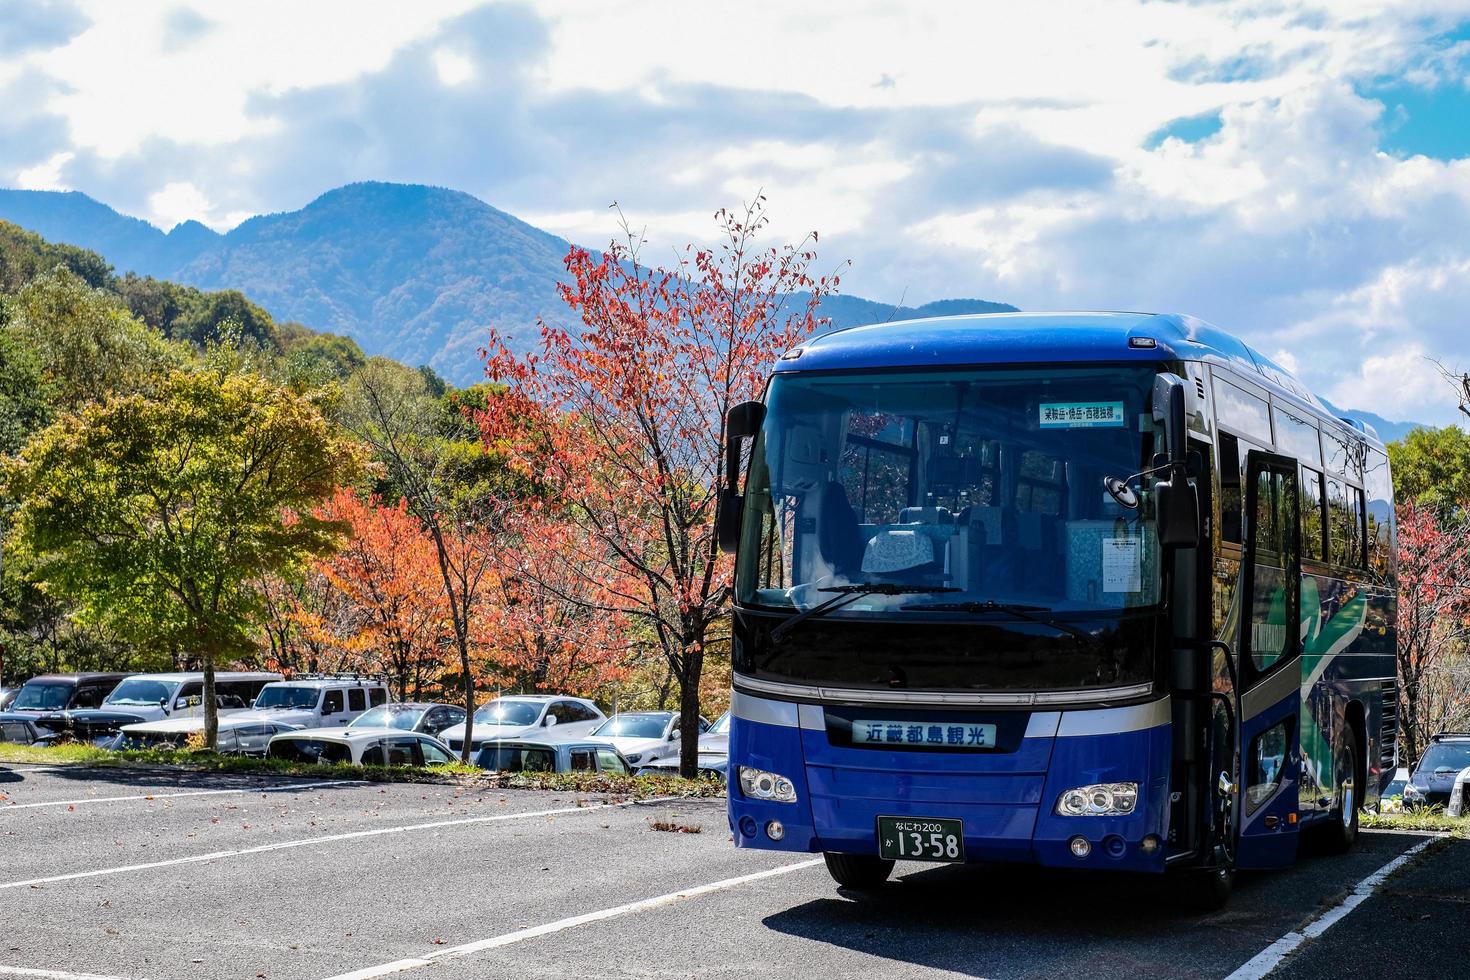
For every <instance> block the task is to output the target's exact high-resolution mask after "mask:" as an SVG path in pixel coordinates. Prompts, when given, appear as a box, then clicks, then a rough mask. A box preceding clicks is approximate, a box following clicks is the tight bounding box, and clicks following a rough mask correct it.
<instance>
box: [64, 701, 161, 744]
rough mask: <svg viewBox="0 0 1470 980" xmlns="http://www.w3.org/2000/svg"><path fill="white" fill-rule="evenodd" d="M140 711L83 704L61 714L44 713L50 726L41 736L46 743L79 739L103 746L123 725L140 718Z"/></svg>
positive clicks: (141, 719)
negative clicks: (84, 706)
mask: <svg viewBox="0 0 1470 980" xmlns="http://www.w3.org/2000/svg"><path fill="white" fill-rule="evenodd" d="M144 720H146V719H144V717H143V716H142V715H136V714H132V713H131V712H126V711H110V710H108V709H106V708H84V709H82V710H81V711H67V712H64V713H62V714H61V715H50V716H47V723H48V724H49V725H50V726H51V727H50V728H49V729H48V730H47V732H46V733H45V735H44V737H43V738H42V739H41V740H42V741H43V742H45V743H48V744H55V743H58V742H83V743H87V744H91V745H102V746H106V745H109V744H111V742H112V740H113V739H115V738H117V733H118V732H119V731H121V730H122V727H123V726H124V725H132V724H136V723H138V722H140V721H144Z"/></svg>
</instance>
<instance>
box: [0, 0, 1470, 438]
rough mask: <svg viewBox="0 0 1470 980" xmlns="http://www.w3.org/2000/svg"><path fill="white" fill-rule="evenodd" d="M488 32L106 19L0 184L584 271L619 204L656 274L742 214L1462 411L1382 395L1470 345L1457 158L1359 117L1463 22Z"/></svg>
mask: <svg viewBox="0 0 1470 980" xmlns="http://www.w3.org/2000/svg"><path fill="white" fill-rule="evenodd" d="M471 6H472V4H471V3H470V0H449V2H445V3H437V4H431V5H426V4H420V5H408V6H405V5H402V4H392V3H389V2H388V0H373V2H370V3H369V2H362V0H323V2H319V3H313V4H299V3H290V2H288V0H269V2H261V3H254V4H238V3H233V2H228V0H213V2H208V3H197V4H193V5H191V9H189V10H184V11H181V8H179V6H178V5H177V4H175V3H172V2H159V3H154V4H137V5H135V4H130V5H127V6H126V7H123V6H119V5H117V4H114V3H109V2H107V0H89V2H87V3H83V4H82V5H81V11H80V15H78V14H77V13H76V12H72V13H70V14H69V15H68V20H67V24H65V25H60V24H59V23H58V24H57V25H50V24H46V23H41V24H39V25H37V26H35V27H34V29H33V30H32V31H31V34H27V35H26V36H25V37H20V38H18V40H17V41H16V42H15V45H14V48H15V50H18V51H21V52H23V53H21V54H19V55H17V56H16V57H15V58H12V59H10V62H9V63H7V64H5V65H0V80H3V81H4V82H5V84H7V85H12V86H13V88H12V89H11V90H10V91H13V92H16V93H20V94H22V95H25V96H29V97H28V98H20V99H16V98H13V99H12V101H14V102H16V103H17V104H25V105H27V106H28V107H29V108H28V110H27V111H28V113H29V114H28V115H27V116H25V118H23V119H18V120H14V121H11V122H9V123H0V135H9V134H10V133H11V132H14V134H15V135H14V136H11V138H9V139H6V140H3V141H0V183H23V184H25V185H26V186H48V187H49V186H76V187H78V188H79V189H82V190H86V191H89V192H91V193H94V194H96V195H97V196H99V197H101V198H103V199H105V200H107V201H108V203H111V204H114V205H115V206H118V207H121V208H123V209H124V210H128V209H130V208H131V209H133V210H135V211H138V212H141V213H145V214H147V215H148V216H149V217H151V218H153V219H154V220H156V221H158V222H160V223H161V224H164V225H165V226H166V225H167V224H171V223H173V222H175V221H177V220H182V219H184V218H189V217H197V218H200V219H201V220H204V221H206V222H207V223H210V224H212V225H214V226H215V227H226V226H228V225H230V224H233V223H235V222H236V221H238V220H239V219H240V218H241V217H242V216H244V215H247V214H250V213H258V212H263V211H272V210H281V209H285V208H294V207H299V206H301V205H302V204H304V203H305V202H306V201H308V200H310V199H311V198H312V197H314V196H315V195H316V194H318V193H320V192H321V191H323V190H325V189H327V187H329V186H332V185H334V184H338V183H343V182H345V181H348V180H356V179H388V180H411V181H422V182H430V183H439V184H446V185H449V186H454V187H459V188H462V189H464V190H467V191H470V192H471V193H475V194H477V195H478V196H480V197H482V198H483V199H485V200H487V201H489V202H490V203H492V204H494V205H496V206H498V207H502V208H505V209H506V210H509V211H511V212H513V213H515V214H517V215H519V216H521V217H523V218H524V219H526V220H528V221H530V222H532V223H534V224H537V225H540V226H542V227H545V228H547V229H548V230H551V231H555V232H558V233H560V234H563V235H566V236H567V237H570V238H572V239H573V240H577V241H581V242H584V243H587V244H592V245H597V244H601V243H602V242H603V241H605V240H606V239H607V238H608V237H610V236H611V235H612V234H613V233H615V230H616V225H615V220H614V218H613V216H612V215H610V214H609V213H608V211H607V204H608V203H609V202H611V201H613V200H617V201H620V202H621V203H622V204H623V205H624V207H625V209H626V211H627V213H628V215H629V217H630V219H631V220H632V221H633V222H634V224H635V225H637V226H639V227H643V226H646V227H647V228H648V230H649V233H650V238H651V244H653V245H655V246H656V247H657V248H660V249H664V248H667V247H668V246H670V245H673V246H675V247H677V246H680V245H682V244H684V243H685V242H686V241H689V240H691V239H697V238H700V237H703V236H704V235H707V234H708V231H709V229H710V227H711V226H710V222H709V215H710V213H711V212H712V211H713V210H714V209H715V208H716V207H719V206H721V205H728V204H735V203H738V202H739V201H740V200H742V199H744V198H747V197H749V196H750V195H751V194H753V193H754V192H755V191H756V190H757V189H758V188H759V189H763V190H764V192H765V193H766V195H767V197H768V198H769V200H770V203H771V214H772V216H773V218H774V220H775V222H776V223H775V225H774V226H773V227H772V229H771V231H772V233H773V234H774V235H777V236H784V237H796V238H799V237H801V236H802V235H803V234H805V232H806V231H808V230H810V229H814V228H815V229H819V230H821V231H822V232H823V239H822V249H823V264H828V262H829V261H830V262H831V263H835V262H836V260H837V259H839V258H845V257H851V258H853V259H854V263H855V264H854V267H853V269H852V270H851V273H850V274H849V275H847V276H845V277H844V280H845V281H844V288H847V289H850V290H851V291H853V292H856V293H859V294H862V295H867V296H871V297H873V298H877V299H882V300H888V301H896V300H897V299H898V298H899V297H900V296H901V295H902V296H904V297H905V298H906V301H908V302H923V301H926V300H929V299H936V298H941V297H946V296H978V297H983V298H989V299H997V300H1005V301H1009V302H1014V303H1016V304H1017V305H1020V306H1022V307H1024V308H1030V309H1039V308H1048V307H1050V308H1079V307H1085V308H1131V309H1164V310H1171V309H1172V310H1179V311H1182V312H1190V313H1195V314H1198V315H1200V316H1203V317H1205V318H1206V319H1209V320H1211V321H1213V322H1216V323H1218V324H1219V325H1220V326H1222V327H1225V328H1226V329H1229V330H1232V331H1235V332H1237V333H1240V334H1241V335H1243V336H1244V337H1245V338H1246V339H1247V340H1248V341H1250V342H1253V343H1255V344H1257V345H1258V346H1261V347H1262V348H1263V349H1266V350H1270V351H1272V352H1273V353H1272V356H1273V357H1274V358H1275V359H1276V360H1277V361H1279V362H1281V363H1284V364H1288V365H1294V366H1295V367H1296V369H1298V370H1299V371H1300V373H1301V374H1302V375H1303V376H1304V378H1305V380H1307V381H1308V382H1309V383H1310V384H1313V385H1315V386H1318V387H1319V388H1321V389H1322V390H1324V391H1325V392H1326V393H1328V395H1329V397H1333V398H1334V399H1337V396H1338V395H1339V394H1343V393H1351V392H1361V393H1362V395H1361V397H1355V398H1348V399H1343V400H1345V401H1350V402H1352V403H1353V405H1354V407H1360V408H1366V409H1370V410H1375V411H1379V412H1381V413H1382V414H1385V415H1390V416H1393V415H1395V414H1396V413H1397V414H1399V415H1402V414H1403V413H1404V411H1408V410H1409V409H1410V408H1411V409H1412V411H1415V412H1422V413H1424V415H1423V417H1424V418H1425V419H1426V420H1428V421H1439V422H1444V421H1450V420H1452V417H1453V405H1449V404H1445V405H1442V404H1440V402H1439V401H1436V400H1435V398H1434V397H1433V396H1431V395H1430V394H1429V393H1428V392H1427V391H1426V392H1424V393H1423V398H1425V399H1428V400H1424V401H1420V402H1413V401H1406V400H1405V399H1406V398H1408V397H1409V396H1407V395H1405V394H1404V393H1403V392H1401V391H1399V390H1398V388H1397V387H1396V386H1397V385H1398V383H1399V382H1400V381H1402V379H1403V378H1405V377H1411V376H1412V371H1410V370H1409V368H1408V367H1407V365H1411V364H1413V363H1418V362H1416V361H1415V360H1414V359H1415V358H1420V359H1421V360H1422V355H1423V354H1429V355H1433V356H1439V357H1449V356H1451V355H1453V354H1454V353H1455V352H1457V351H1458V350H1460V349H1462V348H1463V347H1464V345H1465V341H1464V338H1465V336H1467V333H1470V331H1467V328H1466V326H1465V325H1464V324H1463V320H1462V319H1460V314H1459V311H1461V310H1465V309H1470V292H1467V291H1466V289H1465V288H1464V287H1462V286H1461V285H1460V283H1464V282H1470V266H1467V263H1470V240H1467V239H1466V237H1465V235H1464V233H1463V229H1464V228H1466V227H1470V160H1460V161H1449V162H1446V161H1440V160H1431V159H1428V158H1425V157H1411V158H1409V159H1402V158H1399V157H1394V156H1390V155H1388V154H1385V153H1383V152H1381V151H1380V150H1379V148H1378V147H1379V139H1380V134H1379V130H1380V128H1381V127H1382V125H1383V121H1382V119H1381V114H1382V107H1381V106H1380V105H1379V104H1378V103H1376V102H1374V101H1372V100H1371V99H1367V98H1364V97H1363V96H1361V95H1360V94H1359V92H1360V91H1361V90H1362V86H1363V85H1364V84H1365V83H1368V82H1370V81H1374V80H1379V79H1382V78H1398V79H1401V80H1403V81H1404V82H1406V83H1410V84H1412V83H1416V82H1417V83H1419V84H1425V85H1431V84H1432V85H1445V84H1449V83H1451V82H1453V81H1454V79H1455V73H1456V72H1457V71H1460V72H1463V65H1464V57H1465V55H1466V53H1467V52H1465V51H1462V50H1460V49H1461V48H1464V47H1466V45H1465V44H1463V43H1462V44H1461V45H1460V46H1458V47H1455V46H1450V45H1446V44H1444V43H1441V42H1434V43H1431V39H1432V38H1433V37H1434V36H1436V35H1437V34H1441V33H1443V32H1444V31H1445V30H1446V29H1448V28H1449V27H1451V26H1453V25H1454V24H1455V23H1457V22H1462V21H1465V20H1466V19H1467V18H1470V0H1414V2H1412V3H1405V2H1402V0H1240V2H1235V3H1230V4H1214V3H1204V4H1182V3H1181V4H1162V3H1149V2H1136V3H1128V2H1118V3H1110V4H1096V3H1094V2H1091V0H1057V2H1055V3H1048V4H1019V3H1012V4H976V3H973V2H968V0H947V2H938V0H936V2H934V3H925V4H893V3H891V2H886V0H856V2H852V3H846V4H843V5H841V6H837V5H833V6H830V7H829V6H825V5H813V4H790V3H784V2H778V0H751V2H749V3H746V4H742V5H739V6H738V7H737V6H728V5H727V6H724V7H720V6H716V5H711V4H690V3H688V2H687V0H601V2H599V3H597V4H595V5H589V4H587V3H584V2H582V0H543V2H539V3H537V4H536V5H535V6H533V7H532V6H517V5H515V4H510V3H497V4H493V5H490V6H488V7H482V8H480V9H478V10H476V11H474V12H471V13H469V14H466V15H464V16H463V17H459V15H461V14H462V13H463V12H464V11H465V10H467V9H468V8H470V7H471ZM58 9H59V10H60V9H62V8H61V7H58ZM65 9H67V10H70V8H69V7H68V8H65ZM457 17H459V19H456V18H457ZM63 27H64V29H63ZM32 35H34V39H32ZM47 38H49V39H50V40H49V41H48V40H46V39H47ZM47 44H50V45H52V46H51V47H50V48H49V49H48V48H47V46H46V45H47ZM1461 81H1462V82H1465V81H1467V80H1466V79H1464V78H1463V77H1462V78H1461ZM1214 113H1218V114H1219V116H1220V119H1221V123H1222V125H1221V127H1220V129H1219V131H1218V132H1217V133H1216V134H1215V135H1213V136H1211V137H1210V138H1208V139H1206V140H1203V141H1199V142H1193V143H1191V142H1186V141H1184V140H1180V139H1170V140H1165V141H1164V142H1162V144H1161V145H1158V146H1156V147H1154V148H1152V149H1150V148H1148V146H1147V145H1146V141H1147V139H1148V137H1149V136H1150V134H1153V133H1155V132H1157V131H1159V130H1160V129H1161V127H1164V126H1165V125H1166V124H1168V123H1170V122H1171V121H1173V120H1178V119H1181V118H1186V117H1196V116H1202V115H1207V114H1214ZM7 126H9V129H7V128H6V127H7ZM22 126H23V127H24V128H20V127H22ZM22 150H23V151H24V152H22ZM1344 379H1349V380H1344ZM1385 379H1388V380H1385ZM1395 379H1396V380H1395ZM1415 397H1418V395H1416V396H1415ZM1364 399H1373V400H1375V401H1369V402H1365V401H1364ZM1401 406H1407V407H1403V408H1402V410H1401Z"/></svg>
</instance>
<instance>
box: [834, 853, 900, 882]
mask: <svg viewBox="0 0 1470 980" xmlns="http://www.w3.org/2000/svg"><path fill="white" fill-rule="evenodd" d="M822 858H823V859H824V860H825V861H826V862H827V873H828V874H830V875H831V876H832V880H833V881H835V882H837V884H839V885H841V886H842V887H843V888H855V889H858V890H860V891H866V890H868V889H871V888H877V887H878V886H879V885H881V884H883V882H885V881H887V880H888V876H889V875H890V874H892V873H893V862H892V861H885V860H883V859H882V858H876V857H872V856H871V855H867V854H832V853H830V852H829V853H826V854H823V855H822Z"/></svg>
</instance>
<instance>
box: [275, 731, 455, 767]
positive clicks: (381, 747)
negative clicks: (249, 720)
mask: <svg viewBox="0 0 1470 980" xmlns="http://www.w3.org/2000/svg"><path fill="white" fill-rule="evenodd" d="M266 755H267V756H268V757H269V758H272V759H284V760H285V761H287V762H319V763H321V764H323V765H330V764H332V763H341V764H344V765H349V766H442V765H444V764H445V763H448V762H453V761H454V757H453V755H451V754H450V751H449V747H448V746H447V745H445V744H444V743H443V742H441V741H439V740H438V739H437V738H435V737H434V736H432V735H424V734H422V733H420V732H405V731H402V730H400V729H397V728H330V729H326V728H317V729H313V730H309V731H298V732H287V733H285V734H283V735H277V736H276V737H275V738H273V739H271V741H270V747H269V748H268V749H267V750H266Z"/></svg>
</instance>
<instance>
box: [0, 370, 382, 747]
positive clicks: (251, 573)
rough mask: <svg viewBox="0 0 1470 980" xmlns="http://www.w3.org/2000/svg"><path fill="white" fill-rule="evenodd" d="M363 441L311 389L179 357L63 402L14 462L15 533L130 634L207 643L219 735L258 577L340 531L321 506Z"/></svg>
mask: <svg viewBox="0 0 1470 980" xmlns="http://www.w3.org/2000/svg"><path fill="white" fill-rule="evenodd" d="M360 462H361V459H360V451H359V450H358V448H357V447H356V446H355V445H354V444H352V443H350V442H348V441H346V440H344V439H343V438H342V437H340V436H339V435H337V434H336V432H335V430H334V429H333V428H332V427H331V425H330V424H329V423H328V422H327V421H326V420H325V419H324V418H323V417H322V414H321V413H320V412H319V411H318V409H317V407H316V406H315V405H314V404H313V403H312V401H311V400H310V399H308V398H305V397H302V396H299V395H295V394H292V393H291V392H289V391H287V390H286V389H284V388H281V387H279V386H278V385H276V384H274V383H272V382H270V381H269V380H267V379H265V378H262V377H260V376H258V375H253V374H243V375H242V374H224V373H222V372H217V371H196V372H185V371H179V372H175V373H173V374H172V375H170V376H168V377H167V378H166V379H164V381H163V382H162V383H161V385H160V387H159V390H158V392H157V394H156V396H155V397H148V396H144V395H136V394H135V395H127V396H122V397H116V398H111V399H109V400H107V401H106V402H103V403H100V404H92V405H87V406H84V407H83V408H81V409H79V410H77V411H74V412H70V413H67V414H65V415H62V416H61V417H60V418H59V419H57V421H56V422H54V423H53V424H52V425H51V426H50V427H49V428H47V429H46V430H44V431H43V432H41V433H40V434H39V435H37V436H36V437H35V438H34V439H33V440H32V441H31V442H30V443H29V444H28V445H27V446H26V448H25V450H24V451H23V452H22V454H21V456H20V457H19V458H18V459H16V460H14V461H13V462H11V463H10V464H9V465H8V466H7V469H6V474H5V476H6V484H7V488H8V490H9V492H10V495H11V496H12V497H13V498H15V499H16V500H17V501H18V502H19V506H18V509H17V511H16V514H15V524H14V532H13V537H12V545H13V546H14V547H15V548H16V549H17V550H18V551H19V552H20V553H21V555H22V556H24V557H26V558H28V559H30V560H33V561H34V562H35V563H36V569H37V575H38V579H39V581H41V582H42V583H43V584H44V585H45V587H46V588H47V589H49V590H52V591H54V592H56V593H58V594H61V595H66V596H69V597H71V598H73V599H74V600H75V601H76V602H77V603H78V605H79V607H80V608H81V610H82V614H83V616H84V617H86V618H90V619H92V620H95V621H98V622H103V623H107V624H109V625H111V626H112V627H113V628H115V629H116V630H117V631H118V632H120V633H122V634H123V635H125V636H126V637H127V638H129V639H132V640H135V641H138V642H142V643H151V644H157V643H164V644H168V645H177V646H179V647H181V648H183V649H188V650H191V651H196V652H197V654H198V656H199V658H200V659H201V660H202V662H203V666H204V672H205V681H204V705H205V738H206V744H208V745H210V746H213V745H214V744H215V736H216V734H217V731H218V718H217V713H216V709H215V700H214V667H215V663H216V662H217V660H218V659H219V658H221V657H223V656H225V655H228V654H230V653H233V652H236V651H243V650H246V649H248V648H249V629H250V627H251V625H252V624H253V623H254V622H255V620H256V617H257V615H258V613H259V604H260V598H259V594H258V592H257V591H256V589H255V588H254V587H253V586H254V583H255V582H256V581H257V580H258V579H259V578H260V577H261V576H262V575H265V574H268V573H273V572H278V571H281V570H283V569H285V568H287V567H289V566H291V565H293V564H295V563H297V562H299V561H301V560H303V559H304V558H306V557H307V556H310V555H317V554H324V553H327V552H329V551H331V550H332V549H333V548H334V547H335V546H336V544H337V541H338V539H339V536H340V533H341V528H340V527H339V526H338V525H337V524H336V523H335V522H332V521H327V520H323V519H321V518H318V517H316V516H313V514H312V512H311V509H312V507H313V506H314V505H315V504H317V503H318V502H320V501H321V500H322V499H324V498H325V497H327V496H328V495H329V494H330V493H331V491H332V490H333V488H335V487H337V486H339V485H341V484H343V483H345V482H348V481H350V480H352V479H354V478H355V477H356V475H357V472H358V468H359V464H360Z"/></svg>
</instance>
